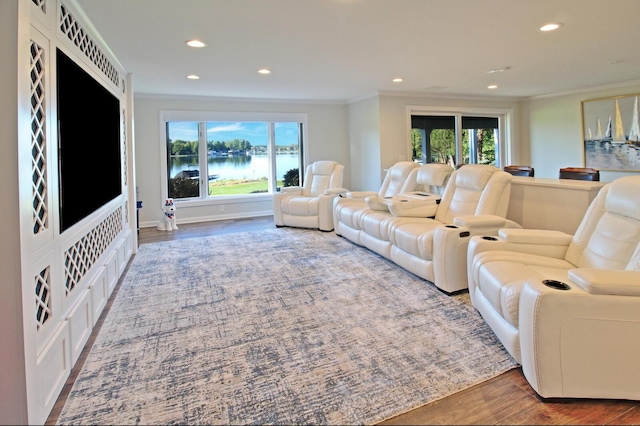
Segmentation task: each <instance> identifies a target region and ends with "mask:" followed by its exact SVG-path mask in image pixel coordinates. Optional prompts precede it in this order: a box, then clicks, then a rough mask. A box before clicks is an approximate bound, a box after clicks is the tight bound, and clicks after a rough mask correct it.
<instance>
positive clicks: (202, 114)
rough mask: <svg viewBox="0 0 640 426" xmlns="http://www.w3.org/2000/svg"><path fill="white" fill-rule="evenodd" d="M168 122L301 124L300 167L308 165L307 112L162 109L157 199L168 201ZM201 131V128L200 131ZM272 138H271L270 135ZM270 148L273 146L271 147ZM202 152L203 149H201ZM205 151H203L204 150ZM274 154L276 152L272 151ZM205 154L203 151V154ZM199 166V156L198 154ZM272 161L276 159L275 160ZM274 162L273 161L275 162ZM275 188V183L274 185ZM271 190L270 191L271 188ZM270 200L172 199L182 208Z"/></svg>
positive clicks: (252, 197)
mask: <svg viewBox="0 0 640 426" xmlns="http://www.w3.org/2000/svg"><path fill="white" fill-rule="evenodd" d="M170 121H190V122H210V121H238V122H242V121H251V122H266V123H279V122H296V123H302V132H303V134H302V158H301V160H302V164H304V165H306V164H308V149H307V144H308V142H307V140H308V137H307V132H308V130H307V128H308V125H307V123H308V114H307V113H296V112H292V113H279V112H217V111H174V110H161V111H160V112H159V120H158V124H159V135H160V141H159V143H160V153H161V156H162V158H161V160H162V161H161V164H160V174H161V177H160V199H161V200H164V199H165V198H167V196H168V193H169V187H168V181H169V179H168V170H167V132H166V123H167V122H170ZM273 127H274V126H270V127H269V129H270V130H269V131H270V132H273ZM199 131H201V129H199ZM272 136H273V135H272ZM269 143H270V144H274V143H275V142H274V141H273V138H270V142H269ZM271 148H272V149H273V148H274V147H273V146H271ZM200 151H202V150H200ZM205 151H206V150H205ZM274 152H275V151H274ZM205 154H206V152H205ZM200 155H201V159H200V162H201V163H202V161H203V160H202V153H200ZM274 159H275V157H274ZM274 161H275V160H274ZM274 168H275V163H274V164H271V162H269V170H270V172H271V173H272V174H273V169H274ZM303 173H304V169H303V168H302V167H301V168H300V174H301V175H302V174H303ZM274 185H275V184H274ZM270 189H273V188H270ZM272 198H273V192H269V193H264V194H251V195H248V194H244V195H219V196H216V197H208V198H191V199H185V200H175V202H176V203H179V204H181V205H183V206H193V207H196V206H206V205H216V204H226V203H229V201H231V202H233V201H236V202H249V201H264V200H270V199H272Z"/></svg>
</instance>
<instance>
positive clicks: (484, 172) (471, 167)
mask: <svg viewBox="0 0 640 426" xmlns="http://www.w3.org/2000/svg"><path fill="white" fill-rule="evenodd" d="M496 172H502V170H500V169H499V168H497V167H495V166H491V165H488V164H465V165H464V167H461V168H459V169H458V170H456V177H455V180H456V186H457V187H458V188H467V189H473V190H476V191H481V190H483V189H484V187H485V186H486V185H487V182H489V179H491V176H493V174H494V173H496ZM503 173H506V172H503Z"/></svg>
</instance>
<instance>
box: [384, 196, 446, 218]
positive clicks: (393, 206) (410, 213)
mask: <svg viewBox="0 0 640 426" xmlns="http://www.w3.org/2000/svg"><path fill="white" fill-rule="evenodd" d="M436 210H438V203H437V200H436V199H435V198H426V199H423V200H406V199H402V200H390V201H389V211H390V212H391V214H392V215H394V216H398V217H433V216H435V215H436Z"/></svg>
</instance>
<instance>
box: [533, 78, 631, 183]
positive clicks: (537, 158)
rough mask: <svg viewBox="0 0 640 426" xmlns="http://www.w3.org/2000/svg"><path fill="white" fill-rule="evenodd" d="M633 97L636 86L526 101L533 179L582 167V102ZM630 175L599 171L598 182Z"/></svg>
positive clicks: (627, 173)
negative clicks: (614, 97) (562, 168)
mask: <svg viewBox="0 0 640 426" xmlns="http://www.w3.org/2000/svg"><path fill="white" fill-rule="evenodd" d="M635 93H640V83H637V84H634V83H630V84H629V85H626V86H620V87H612V88H608V89H604V88H601V89H594V90H593V91H585V92H581V93H574V94H566V95H560V96H553V97H544V98H538V99H531V100H529V101H528V102H527V109H528V123H526V126H527V127H528V129H529V140H530V146H531V165H532V166H533V167H534V168H535V171H536V177H546V178H557V177H558V170H559V169H560V168H561V167H584V164H585V163H584V150H583V140H582V138H583V135H582V112H581V102H582V101H585V100H588V99H597V98H603V97H609V96H622V95H632V94H635ZM634 174H637V173H635V172H612V171H600V180H601V181H604V182H611V181H612V180H614V179H616V178H618V177H621V176H626V175H634Z"/></svg>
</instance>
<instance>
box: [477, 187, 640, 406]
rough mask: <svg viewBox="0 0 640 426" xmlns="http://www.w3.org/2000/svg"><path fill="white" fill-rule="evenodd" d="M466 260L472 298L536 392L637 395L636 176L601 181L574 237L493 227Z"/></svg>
mask: <svg viewBox="0 0 640 426" xmlns="http://www.w3.org/2000/svg"><path fill="white" fill-rule="evenodd" d="M557 219H558V220H562V218H561V217H558V218H557ZM467 259H468V262H469V263H468V273H469V278H468V279H469V293H470V296H471V301H472V303H473V305H474V306H475V307H476V309H477V310H478V311H479V312H480V314H481V315H482V317H483V318H484V320H485V321H486V323H487V324H488V325H489V326H490V327H491V328H492V329H493V331H494V333H495V334H496V336H497V337H498V339H500V341H501V342H502V344H503V345H504V347H505V348H506V349H507V351H508V352H509V353H510V354H511V355H512V356H513V358H514V359H515V360H516V361H518V362H519V363H520V364H521V365H522V370H523V373H524V376H525V377H526V379H527V380H528V381H529V383H530V384H531V386H532V387H533V389H534V390H535V391H536V392H537V393H538V394H539V395H540V396H541V397H543V398H567V397H569V398H614V399H634V400H637V399H640V176H628V177H621V178H618V179H616V180H614V181H613V182H611V183H609V184H607V185H605V186H604V187H603V188H602V189H601V190H600V192H599V193H598V196H597V197H596V198H595V199H594V200H593V202H592V203H591V205H590V207H589V209H588V210H587V212H586V213H585V216H584V218H583V220H582V222H581V224H580V226H579V227H578V229H577V230H576V233H575V235H569V234H566V233H563V232H560V231H549V230H531V229H506V230H500V232H499V238H488V237H481V236H476V237H473V238H472V240H471V242H470V244H469V247H468V257H467Z"/></svg>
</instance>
